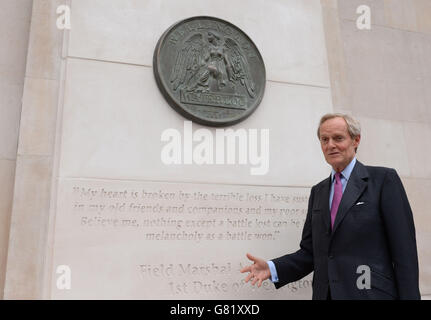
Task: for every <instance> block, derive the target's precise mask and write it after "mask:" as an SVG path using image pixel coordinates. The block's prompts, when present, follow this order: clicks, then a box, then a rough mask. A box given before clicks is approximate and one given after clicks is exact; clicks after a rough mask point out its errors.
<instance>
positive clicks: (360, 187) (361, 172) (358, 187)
mask: <svg viewBox="0 0 431 320" xmlns="http://www.w3.org/2000/svg"><path fill="white" fill-rule="evenodd" d="M367 178H368V172H367V169H366V168H365V167H364V165H363V164H362V163H360V162H359V161H356V164H355V167H354V168H353V171H352V174H351V175H350V178H349V181H348V183H347V186H346V189H345V190H344V193H343V197H342V198H341V202H340V206H339V207H338V212H337V216H336V217H335V222H334V228H333V231H332V234H334V233H335V231H336V230H337V228H338V226H339V225H340V223H341V222H342V221H343V219H344V218H345V216H346V214H347V212H348V211H349V209H350V208H351V207H352V206H353V205H354V204H355V202H356V200H358V198H359V197H360V196H361V194H362V193H363V192H364V190H365V188H366V187H367Z"/></svg>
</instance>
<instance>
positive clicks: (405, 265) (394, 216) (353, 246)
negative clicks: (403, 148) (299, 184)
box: [272, 161, 420, 299]
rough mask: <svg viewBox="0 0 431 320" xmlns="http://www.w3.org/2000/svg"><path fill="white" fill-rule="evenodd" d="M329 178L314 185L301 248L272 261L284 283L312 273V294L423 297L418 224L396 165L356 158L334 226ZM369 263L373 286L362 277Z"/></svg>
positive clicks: (333, 297) (318, 297)
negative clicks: (361, 281) (362, 286)
mask: <svg viewBox="0 0 431 320" xmlns="http://www.w3.org/2000/svg"><path fill="white" fill-rule="evenodd" d="M329 191H330V178H327V179H325V180H323V181H322V182H320V183H319V184H317V185H315V186H314V187H313V188H312V189H311V194H310V199H309V203H308V213H307V218H306V220H305V225H304V229H303V232H302V240H301V243H300V249H299V250H298V251H297V252H295V253H293V254H289V255H285V256H283V257H280V258H277V259H274V260H272V261H273V262H274V264H275V267H276V269H277V273H278V277H279V282H278V283H276V284H275V286H276V288H277V289H278V288H280V287H281V286H284V285H285V284H287V283H289V282H293V281H297V280H299V279H301V278H303V277H304V276H306V275H307V274H309V273H310V272H312V271H314V276H313V299H326V298H327V294H328V287H330V292H331V296H332V299H420V293H419V268H418V257H417V249H416V236H415V227H414V222H413V215H412V211H411V209H410V205H409V202H408V199H407V196H406V193H405V190H404V188H403V185H402V183H401V180H400V178H399V177H398V175H397V173H396V171H395V170H394V169H389V168H382V167H370V166H364V165H363V164H361V163H360V162H359V161H357V162H356V164H355V167H354V168H353V171H352V174H351V176H350V178H349V181H348V183H347V186H346V189H345V191H344V193H343V197H342V199H341V203H340V206H339V209H338V213H337V216H336V218H335V222H334V228H333V230H332V231H331V226H330V221H331V220H330V210H329ZM361 265H366V266H368V267H369V268H370V271H371V272H370V275H371V279H370V283H371V288H370V289H366V288H365V289H359V288H358V286H357V280H358V278H359V277H360V276H362V275H363V274H364V273H363V271H362V272H361V273H357V268H358V267H359V266H361Z"/></svg>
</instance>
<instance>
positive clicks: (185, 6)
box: [47, 0, 332, 299]
mask: <svg viewBox="0 0 431 320" xmlns="http://www.w3.org/2000/svg"><path fill="white" fill-rule="evenodd" d="M71 11H72V20H71V21H72V29H71V30H70V33H69V35H68V43H67V44H66V48H67V53H66V55H67V59H66V61H65V73H64V81H65V82H64V104H63V105H61V106H60V109H61V114H62V117H61V125H60V126H59V131H58V132H57V136H58V137H60V142H59V147H58V149H57V152H58V153H57V156H56V157H57V159H58V161H59V162H58V172H57V173H56V175H57V177H58V180H57V181H58V186H57V187H56V188H57V190H59V193H58V199H59V200H58V202H57V203H56V205H57V206H56V208H55V209H53V211H52V216H53V217H54V216H55V225H54V226H53V229H52V230H51V232H52V233H53V234H54V236H53V243H54V250H53V252H52V257H51V258H52V264H51V267H52V268H53V269H52V272H51V274H52V280H51V287H50V290H51V291H50V293H49V294H48V296H49V297H53V298H77V297H86V298H92V297H93V298H97V297H103V298H112V297H116V298H118V297H125V298H151V297H153V298H166V299H171V298H176V299H178V298H181V299H190V298H204V299H219V298H245V299H247V298H257V299H283V298H288V297H290V298H293V299H295V298H309V297H310V295H311V288H310V286H309V285H308V286H307V287H306V288H304V286H303V284H300V283H298V284H296V285H298V286H301V288H300V289H298V288H296V289H295V288H285V290H282V291H281V290H280V291H275V290H274V288H273V287H270V288H269V287H266V288H265V289H264V288H262V289H261V290H257V291H255V290H252V289H251V288H250V287H247V288H242V289H241V290H240V291H238V290H239V289H238V288H236V289H235V288H234V283H238V284H240V283H241V279H243V275H241V274H240V273H239V269H240V267H239V265H240V263H242V264H245V263H247V261H246V258H245V253H246V252H248V251H251V252H253V253H254V254H256V255H260V256H262V257H265V258H272V257H275V256H279V255H282V254H284V253H286V252H290V251H293V250H296V249H297V248H298V244H299V240H300V234H301V227H300V226H302V224H301V225H298V226H297V227H294V228H293V227H289V228H286V229H283V230H281V236H280V237H279V238H277V239H276V240H274V241H271V242H269V243H268V242H265V241H226V240H220V241H202V242H200V243H194V242H192V241H189V242H179V243H177V242H175V241H160V242H157V241H144V240H145V237H144V236H143V234H144V231H142V230H147V229H142V228H141V229H142V230H141V229H137V230H130V228H129V229H124V228H123V229H121V228H110V227H107V228H103V227H96V228H87V227H83V226H82V218H83V217H84V219H87V218H88V217H89V216H90V217H92V218H94V216H93V215H91V213H89V211H88V210H85V209H83V211H82V212H81V211H79V209H78V207H79V205H80V204H84V205H90V203H91V204H92V205H95V204H99V205H106V206H109V205H115V204H114V203H111V202H106V201H101V200H100V201H99V202H97V201H95V200H90V199H87V198H85V196H78V195H77V193H74V192H73V190H75V189H74V188H78V190H79V189H81V190H82V189H86V190H88V189H91V190H95V192H99V194H98V196H100V191H101V190H102V189H105V190H108V189H109V190H127V191H128V192H129V193H130V192H131V190H141V189H149V190H153V191H157V190H158V188H160V189H162V190H171V191H172V190H173V191H172V192H174V193H178V192H180V191H184V190H188V191H189V192H190V193H191V194H193V193H194V192H196V191H199V190H205V192H206V193H208V194H212V193H217V192H223V190H229V191H230V192H235V190H237V191H238V192H240V193H241V194H243V195H246V194H247V191H248V192H250V193H255V194H268V195H270V194H272V193H277V194H283V195H285V196H286V195H288V196H290V197H292V198H293V197H295V195H298V194H300V195H304V196H305V197H307V195H308V192H309V187H311V185H312V184H314V183H315V182H316V181H318V180H319V179H321V178H323V177H325V176H326V175H327V174H328V167H327V165H326V164H325V163H324V161H323V157H322V156H321V152H320V150H319V145H318V141H317V139H316V136H315V127H316V125H317V122H318V120H319V117H320V116H321V115H322V114H324V113H327V112H331V111H332V101H331V91H330V87H329V75H328V65H327V58H326V47H325V41H324V30H323V22H322V12H321V6H320V2H319V1H307V2H306V3H305V2H303V1H299V0H298V1H289V2H285V1H276V0H273V1H265V5H264V6H263V4H262V2H261V1H248V2H247V3H245V2H244V1H218V2H212V1H211V2H210V1H119V0H109V1H106V0H104V1H84V0H73V1H71ZM198 15H209V16H216V17H219V18H221V19H224V20H228V21H229V22H231V23H233V24H235V25H236V26H238V27H239V28H241V29H242V30H243V31H245V32H246V33H247V35H248V36H249V37H250V38H251V39H252V40H253V41H254V42H255V44H256V45H257V47H258V48H259V50H260V52H261V54H262V56H263V59H264V61H265V66H266V71H267V83H266V92H265V96H264V99H263V101H262V103H261V105H260V107H259V108H258V109H257V111H256V112H255V113H254V114H253V115H252V116H251V117H249V118H248V119H246V120H245V121H244V122H241V123H239V124H237V125H235V126H233V127H232V129H234V130H236V129H240V128H244V129H258V130H260V129H269V136H270V140H269V141H270V158H269V159H270V161H269V172H268V173H267V174H266V175H263V176H256V175H251V174H250V166H244V165H202V166H199V165H194V164H193V165H176V166H166V165H165V164H164V163H162V162H161V160H160V155H161V150H162V147H163V145H164V144H165V143H162V142H161V140H160V138H161V134H162V132H163V131H164V130H166V129H169V128H173V129H177V130H178V131H180V132H183V127H184V120H185V119H184V118H183V117H182V116H180V115H179V114H178V113H176V112H175V111H174V110H173V109H172V108H171V107H170V106H169V105H168V104H167V102H166V101H165V100H164V98H163V96H162V95H161V94H160V92H159V90H158V88H157V86H156V83H155V80H154V76H153V70H152V56H153V52H154V48H155V46H156V43H157V41H158V39H159V37H160V36H161V34H162V33H163V32H164V31H165V30H166V29H167V28H168V27H169V26H171V25H172V24H173V23H175V22H177V21H179V20H181V19H184V18H187V17H191V16H198ZM199 128H202V126H200V125H196V124H193V130H197V129H199ZM210 130H211V132H213V133H215V129H213V128H210ZM302 155H306V156H302ZM156 181H157V182H156ZM166 183H174V184H173V186H171V187H169V186H170V184H166ZM201 184H204V185H201ZM292 187H300V188H299V189H298V188H296V189H295V188H292ZM226 192H227V191H226ZM304 199H305V201H303V202H302V203H301V204H300V205H299V207H297V208H302V209H304V207H306V205H307V201H306V198H303V200H304ZM123 200H124V199H123ZM80 201H81V202H80ZM82 201H83V202H82ZM86 201H87V202H86ZM91 201H93V202H91ZM130 201H131V200H130V199H129V200H124V202H120V203H119V205H120V207H121V205H122V204H123V203H125V204H126V207H127V206H129V205H130V204H131V203H130ZM172 203H173V204H177V205H180V204H182V203H183V202H180V201H179V200H178V199H175V201H173V202H172ZM172 203H171V204H172ZM209 203H210V202H205V201H195V202H194V204H195V205H201V206H202V205H205V204H209ZM228 203H229V202H226V204H228ZM183 204H184V203H183ZM185 205H186V208H187V203H185ZM212 205H214V203H212ZM232 205H233V206H237V207H245V206H246V204H245V203H243V204H238V203H233V204H232ZM263 205H264V206H265V205H270V204H269V203H266V202H265V204H263ZM99 216H100V217H105V218H106V217H108V216H109V217H111V218H114V217H118V216H119V214H118V213H117V214H114V213H110V214H108V213H106V211H104V212H99ZM127 216H128V217H129V218H130V217H132V218H137V219H138V222H139V221H140V222H141V223H142V221H141V220H142V217H141V216H138V215H136V214H135V215H127ZM149 216H151V215H149ZM163 217H165V218H167V217H168V216H167V215H165V216H163ZM170 217H171V216H170ZM187 217H188V216H187V215H180V216H177V218H181V219H187ZM189 217H190V216H189ZM192 217H193V219H204V218H205V216H202V215H192ZM304 217H305V216H304ZM304 217H302V218H304ZM244 218H246V215H240V216H237V219H244ZM254 218H255V217H254ZM139 219H141V220H139ZM229 219H232V217H231V216H229V215H219V216H218V217H217V223H219V222H222V223H225V224H227V223H229V221H230V220H229ZM249 219H250V217H249ZM261 219H262V221H263V220H264V219H263V217H261ZM271 219H276V218H275V217H272V218H271ZM53 220H54V218H53ZM251 220H252V221H253V222H252V223H253V226H255V227H254V228H252V229H247V228H240V229H238V230H240V231H244V230H248V231H250V232H256V230H258V229H259V228H258V227H256V225H257V223H258V222H257V221H255V220H254V219H251ZM271 223H274V221H272V220H271ZM301 223H303V221H301ZM156 229H157V228H156ZM183 229H184V228H183ZM267 229H268V230H271V232H272V231H274V228H272V227H268V228H267ZM139 230H141V231H139ZM157 230H160V229H157ZM169 230H171V229H169V228H165V229H164V231H169ZM185 230H188V229H185ZM190 230H191V229H190ZM215 230H217V232H218V233H223V232H225V231H226V230H229V231H230V232H232V231H233V230H235V228H227V229H226V228H216V229H215ZM261 230H266V229H263V227H261ZM274 232H277V231H274ZM76 239H81V241H77V240H76ZM114 239H115V241H114V242H113V240H114ZM127 239H128V240H127ZM170 255H172V257H170ZM117 256H118V257H120V256H121V257H122V258H119V259H116V258H115V257H117ZM162 263H163V264H164V265H170V264H173V265H174V269H175V266H177V268H180V267H179V266H180V265H184V264H188V263H191V264H193V265H201V266H202V265H211V264H212V263H216V264H217V263H218V264H225V265H226V264H231V265H232V270H231V271H230V273H229V274H228V275H225V276H224V277H223V276H222V275H211V274H209V275H206V276H203V275H196V278H195V277H194V276H190V277H189V279H186V278H185V277H184V275H183V276H182V277H181V276H180V275H175V276H173V277H169V276H165V277H162V278H160V279H157V277H155V278H151V277H150V278H148V279H147V278H146V276H145V272H142V270H141V271H139V265H144V264H145V265H147V264H151V265H152V266H153V267H154V266H159V265H160V264H162ZM60 264H66V265H70V266H71V267H72V272H73V270H75V273H74V279H76V280H75V282H74V283H75V287H74V289H73V290H70V291H61V290H58V288H57V287H56V277H57V276H56V275H55V273H54V268H56V266H57V265H60ZM96 270H97V272H96ZM115 273H124V274H123V276H121V275H118V276H113V274H115ZM110 275H112V276H110ZM107 278H109V280H108V279H107ZM156 280H157V282H154V281H156ZM215 280H216V281H220V282H223V281H224V282H226V283H227V285H228V287H229V288H230V289H229V290H228V291H223V292H218V293H217V292H204V291H202V290H203V289H200V288H199V286H200V283H201V282H202V283H204V282H205V281H207V282H212V281H215ZM108 281H109V283H110V284H109V286H110V288H112V290H105V289H103V288H102V287H99V286H98V285H99V284H100V283H102V282H104V283H106V282H108ZM194 281H198V283H197V284H196V283H194ZM146 282H147V283H149V284H151V285H149V286H144V284H145V283H146ZM185 282H186V286H187V289H182V290H180V289H178V292H177V291H176V289H172V287H173V286H174V287H176V286H178V285H183V284H184V283H185ZM242 285H243V284H241V286H242ZM196 286H198V287H196ZM150 287H151V288H155V287H157V290H156V289H150ZM115 288H121V289H120V290H116V289H115ZM268 290H269V293H268ZM48 291H49V290H47V292H48ZM186 291H187V292H186Z"/></svg>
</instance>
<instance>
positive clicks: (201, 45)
mask: <svg viewBox="0 0 431 320" xmlns="http://www.w3.org/2000/svg"><path fill="white" fill-rule="evenodd" d="M170 81H171V85H172V89H173V90H174V91H178V90H179V92H180V96H181V102H183V103H191V104H199V105H208V106H215V107H224V108H233V109H244V110H245V109H247V96H246V95H241V94H238V91H239V90H238V89H237V87H238V86H243V87H245V89H246V91H247V93H248V97H250V98H252V99H253V98H255V85H254V82H253V80H252V78H251V75H250V71H249V64H248V62H247V60H246V58H245V55H244V53H243V52H242V50H241V48H240V47H239V46H238V44H237V43H236V42H235V40H233V39H230V38H228V37H223V36H222V35H220V34H219V33H217V32H216V31H214V30H209V31H207V32H204V33H195V34H192V35H191V36H190V37H189V38H188V39H187V40H186V41H185V42H184V44H183V45H182V47H181V49H180V50H179V51H178V53H177V57H176V61H175V66H174V68H173V70H172V74H171V79H170Z"/></svg>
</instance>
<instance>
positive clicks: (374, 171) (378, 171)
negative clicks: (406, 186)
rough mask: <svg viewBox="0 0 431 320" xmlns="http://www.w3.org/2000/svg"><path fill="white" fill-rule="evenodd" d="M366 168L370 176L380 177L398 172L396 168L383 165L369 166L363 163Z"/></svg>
mask: <svg viewBox="0 0 431 320" xmlns="http://www.w3.org/2000/svg"><path fill="white" fill-rule="evenodd" d="M361 165H362V166H363V167H364V168H365V170H366V171H367V172H368V174H369V176H370V177H373V178H379V177H384V176H386V175H387V174H391V175H393V174H397V173H396V170H395V169H394V168H388V167H382V166H368V165H364V164H361Z"/></svg>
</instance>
